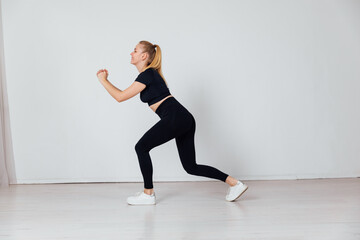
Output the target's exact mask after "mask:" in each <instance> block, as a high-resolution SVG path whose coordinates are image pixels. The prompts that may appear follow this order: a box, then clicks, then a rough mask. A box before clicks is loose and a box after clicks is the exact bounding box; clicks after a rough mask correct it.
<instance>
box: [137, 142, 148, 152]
mask: <svg viewBox="0 0 360 240" xmlns="http://www.w3.org/2000/svg"><path fill="white" fill-rule="evenodd" d="M135 151H136V152H137V153H141V152H148V151H149V150H148V147H147V146H146V144H145V143H144V142H143V141H142V140H139V141H138V142H137V143H136V144H135Z"/></svg>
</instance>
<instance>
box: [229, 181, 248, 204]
mask: <svg viewBox="0 0 360 240" xmlns="http://www.w3.org/2000/svg"><path fill="white" fill-rule="evenodd" d="M247 189H248V186H246V185H245V184H243V183H242V182H240V181H238V182H237V183H236V185H235V186H232V187H229V189H228V191H227V194H226V197H225V199H226V200H227V201H229V202H232V201H235V200H236V199H238V198H239V197H240V196H241V195H242V194H243V193H244V192H245V191H246V190H247Z"/></svg>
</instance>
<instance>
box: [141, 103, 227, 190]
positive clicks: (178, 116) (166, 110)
mask: <svg viewBox="0 0 360 240" xmlns="http://www.w3.org/2000/svg"><path fill="white" fill-rule="evenodd" d="M156 114H157V115H159V117H160V118H161V119H160V121H159V122H157V123H156V124H155V125H154V126H153V127H152V128H150V129H149V130H148V131H147V132H146V133H145V134H144V135H143V136H142V138H141V139H140V140H139V141H138V142H137V144H136V145H135V150H136V154H137V156H138V159H139V164H140V169H141V173H142V175H143V178H144V188H146V189H151V188H153V181H152V175H153V168H152V163H151V158H150V154H149V152H150V150H151V149H153V148H154V147H157V146H159V145H161V144H163V143H166V142H167V141H169V140H171V139H173V138H175V139H176V146H177V149H178V152H179V156H180V160H181V164H182V166H183V167H184V169H185V171H186V172H187V173H189V174H192V175H197V176H204V177H209V178H215V179H218V180H221V181H223V182H225V181H226V178H227V176H228V175H227V174H225V173H223V172H221V171H219V170H218V169H216V168H213V167H210V166H207V165H199V164H196V161H195V144H194V136H195V119H194V117H193V116H192V114H191V113H190V112H189V111H188V110H187V109H186V108H185V107H184V106H182V105H181V104H180V103H179V102H178V101H177V100H176V99H175V98H174V97H169V98H167V99H165V101H164V102H162V103H161V104H160V106H159V107H158V108H157V109H156Z"/></svg>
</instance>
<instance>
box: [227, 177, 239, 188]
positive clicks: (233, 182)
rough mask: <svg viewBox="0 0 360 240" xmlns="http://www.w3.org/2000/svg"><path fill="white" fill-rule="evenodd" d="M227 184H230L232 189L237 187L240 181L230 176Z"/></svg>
mask: <svg viewBox="0 0 360 240" xmlns="http://www.w3.org/2000/svg"><path fill="white" fill-rule="evenodd" d="M226 183H227V184H229V185H230V186H231V187H233V186H235V185H236V184H237V183H238V180H237V179H236V178H233V177H231V176H228V177H227V178H226Z"/></svg>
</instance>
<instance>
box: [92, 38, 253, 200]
mask: <svg viewBox="0 0 360 240" xmlns="http://www.w3.org/2000/svg"><path fill="white" fill-rule="evenodd" d="M130 55H131V64H133V65H135V66H136V68H137V69H138V71H139V73H140V74H139V75H138V77H137V78H136V79H135V81H134V83H133V84H132V85H131V86H130V87H128V88H127V89H125V90H124V91H122V90H120V89H118V88H116V87H115V86H113V85H112V84H111V83H110V82H109V81H108V79H107V77H108V71H107V70H106V69H100V70H99V71H98V72H97V77H98V78H99V81H100V82H101V84H102V85H103V86H104V87H105V89H106V90H107V91H108V92H109V93H110V95H111V96H112V97H113V98H115V99H116V100H117V101H118V102H123V101H125V100H128V99H130V98H132V97H134V96H135V95H137V94H138V93H140V99H141V101H142V102H144V103H148V105H149V107H150V108H151V109H152V110H153V111H154V112H155V113H156V114H157V115H158V116H159V117H160V120H159V121H158V122H157V123H156V124H155V125H154V126H153V127H152V128H150V129H149V130H148V131H147V132H146V133H145V134H144V135H143V136H142V138H141V139H140V140H139V141H138V143H137V144H136V145H135V150H136V154H137V156H138V160H139V164H140V169H141V173H142V175H143V179H144V191H142V192H137V193H136V194H135V196H131V197H128V198H127V202H128V204H132V205H146V204H155V198H156V197H155V192H154V188H153V182H152V174H153V169H152V163H151V159H150V155H149V152H150V150H151V149H153V148H154V147H157V146H159V145H161V144H163V143H165V142H168V141H169V140H171V139H173V138H175V140H176V145H177V149H178V153H179V156H180V160H181V163H182V166H183V167H184V169H185V171H186V172H187V173H189V174H192V175H197V176H204V177H208V178H214V179H218V180H221V181H223V182H226V183H227V184H229V185H230V187H229V189H228V192H227V195H226V197H225V199H226V200H227V201H234V200H236V199H237V198H239V197H240V196H241V194H243V193H244V192H245V191H246V190H247V188H248V187H247V186H246V185H245V184H243V183H242V182H241V181H239V180H237V179H235V178H233V177H231V176H229V175H227V174H225V173H223V172H221V171H219V170H218V169H216V168H213V167H210V166H206V165H199V164H197V163H196V161H195V145H194V134H195V119H194V117H193V115H192V114H191V113H190V112H189V111H188V110H187V109H186V108H185V107H184V106H182V105H181V104H180V103H179V102H178V101H177V100H176V99H175V98H174V97H173V96H172V95H171V94H170V91H169V88H168V87H167V83H166V81H165V79H164V76H163V74H162V71H161V49H160V47H159V46H158V45H156V44H151V43H150V42H148V41H140V42H139V43H138V44H137V45H136V47H135V49H134V51H133V52H132V53H131V54H130Z"/></svg>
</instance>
